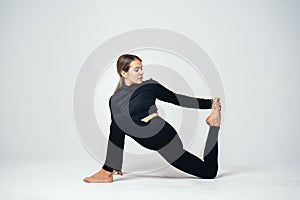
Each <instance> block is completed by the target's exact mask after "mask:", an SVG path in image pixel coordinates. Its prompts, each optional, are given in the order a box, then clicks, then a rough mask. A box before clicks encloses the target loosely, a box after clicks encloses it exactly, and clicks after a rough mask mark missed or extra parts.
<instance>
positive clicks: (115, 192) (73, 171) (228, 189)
mask: <svg viewBox="0 0 300 200" xmlns="http://www.w3.org/2000/svg"><path fill="white" fill-rule="evenodd" d="M1 163H2V164H1V167H0V176H1V179H0V199H1V200H11V199H22V200H25V199H28V200H35V199H39V200H44V199H51V200H53V199H64V200H65V199H72V200H75V199H89V200H90V199H107V198H109V199H117V198H119V199H142V200H146V199H189V200H190V199H205V200H207V199H264V200H266V199H284V200H287V199H299V195H300V192H299V191H300V176H299V175H300V173H299V165H294V166H288V167H287V166H276V167H266V166H264V167H262V166H261V167H247V166H242V165H239V166H238V165H236V166H231V167H228V166H227V167H224V166H223V167H222V165H221V168H220V171H219V174H218V177H217V178H216V179H214V180H203V179H198V178H194V177H191V176H188V175H185V174H183V173H180V172H178V171H177V170H174V169H173V168H169V169H166V170H164V171H160V172H159V173H157V172H156V174H144V175H142V174H132V173H127V174H124V175H123V176H122V177H119V176H117V175H115V180H114V182H113V183H109V184H88V183H85V182H83V181H82V178H84V177H85V176H88V175H91V174H92V173H93V172H96V170H98V169H97V167H98V164H97V163H96V162H95V161H93V160H92V159H90V160H89V159H87V160H84V161H82V160H79V159H77V160H74V159H70V158H69V159H60V160H50V159H45V160H41V159H39V160H28V159H27V160H22V159H18V160H13V159H11V160H6V161H5V160H2V161H1Z"/></svg>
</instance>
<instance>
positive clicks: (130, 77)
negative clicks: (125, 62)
mask: <svg viewBox="0 0 300 200" xmlns="http://www.w3.org/2000/svg"><path fill="white" fill-rule="evenodd" d="M129 66H130V68H129V70H128V72H125V71H122V76H123V77H126V79H125V82H126V84H128V85H132V84H141V83H142V81H143V74H144V73H143V65H142V62H141V61H139V60H133V61H132V62H131V63H130V65H129Z"/></svg>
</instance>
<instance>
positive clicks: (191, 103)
mask: <svg viewBox="0 0 300 200" xmlns="http://www.w3.org/2000/svg"><path fill="white" fill-rule="evenodd" d="M156 99H159V100H161V101H165V102H169V103H172V104H175V105H177V106H181V107H187V108H196V109H210V108H211V105H212V99H203V98H194V97H189V96H186V95H182V94H176V93H174V92H172V91H170V90H169V89H167V88H165V87H164V86H163V85H161V84H160V83H159V82H157V81H155V80H153V79H152V78H151V79H149V80H146V81H143V82H142V83H141V84H133V85H130V86H126V85H125V83H124V81H123V84H122V86H121V88H120V89H119V90H118V91H117V92H116V93H115V94H114V95H112V96H111V98H110V111H111V113H112V118H115V117H119V116H123V117H131V118H132V120H133V121H140V120H141V119H142V118H144V117H147V116H148V115H150V114H152V113H154V112H157V107H156V105H155V100H156ZM129 115H130V116H129Z"/></svg>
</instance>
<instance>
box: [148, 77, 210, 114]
mask: <svg viewBox="0 0 300 200" xmlns="http://www.w3.org/2000/svg"><path fill="white" fill-rule="evenodd" d="M154 91H155V97H156V98H157V99H159V100H161V101H165V102H169V103H172V104H175V105H177V106H181V107H187V108H197V109H211V106H212V102H213V100H212V99H203V98H195V97H189V96H186V95H182V94H176V93H174V92H172V91H171V90H169V89H167V88H165V87H164V86H163V85H161V84H160V83H158V82H157V81H155V89H154Z"/></svg>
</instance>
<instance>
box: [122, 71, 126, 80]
mask: <svg viewBox="0 0 300 200" xmlns="http://www.w3.org/2000/svg"><path fill="white" fill-rule="evenodd" d="M121 75H122V77H124V78H126V77H127V72H125V71H124V70H122V71H121Z"/></svg>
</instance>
